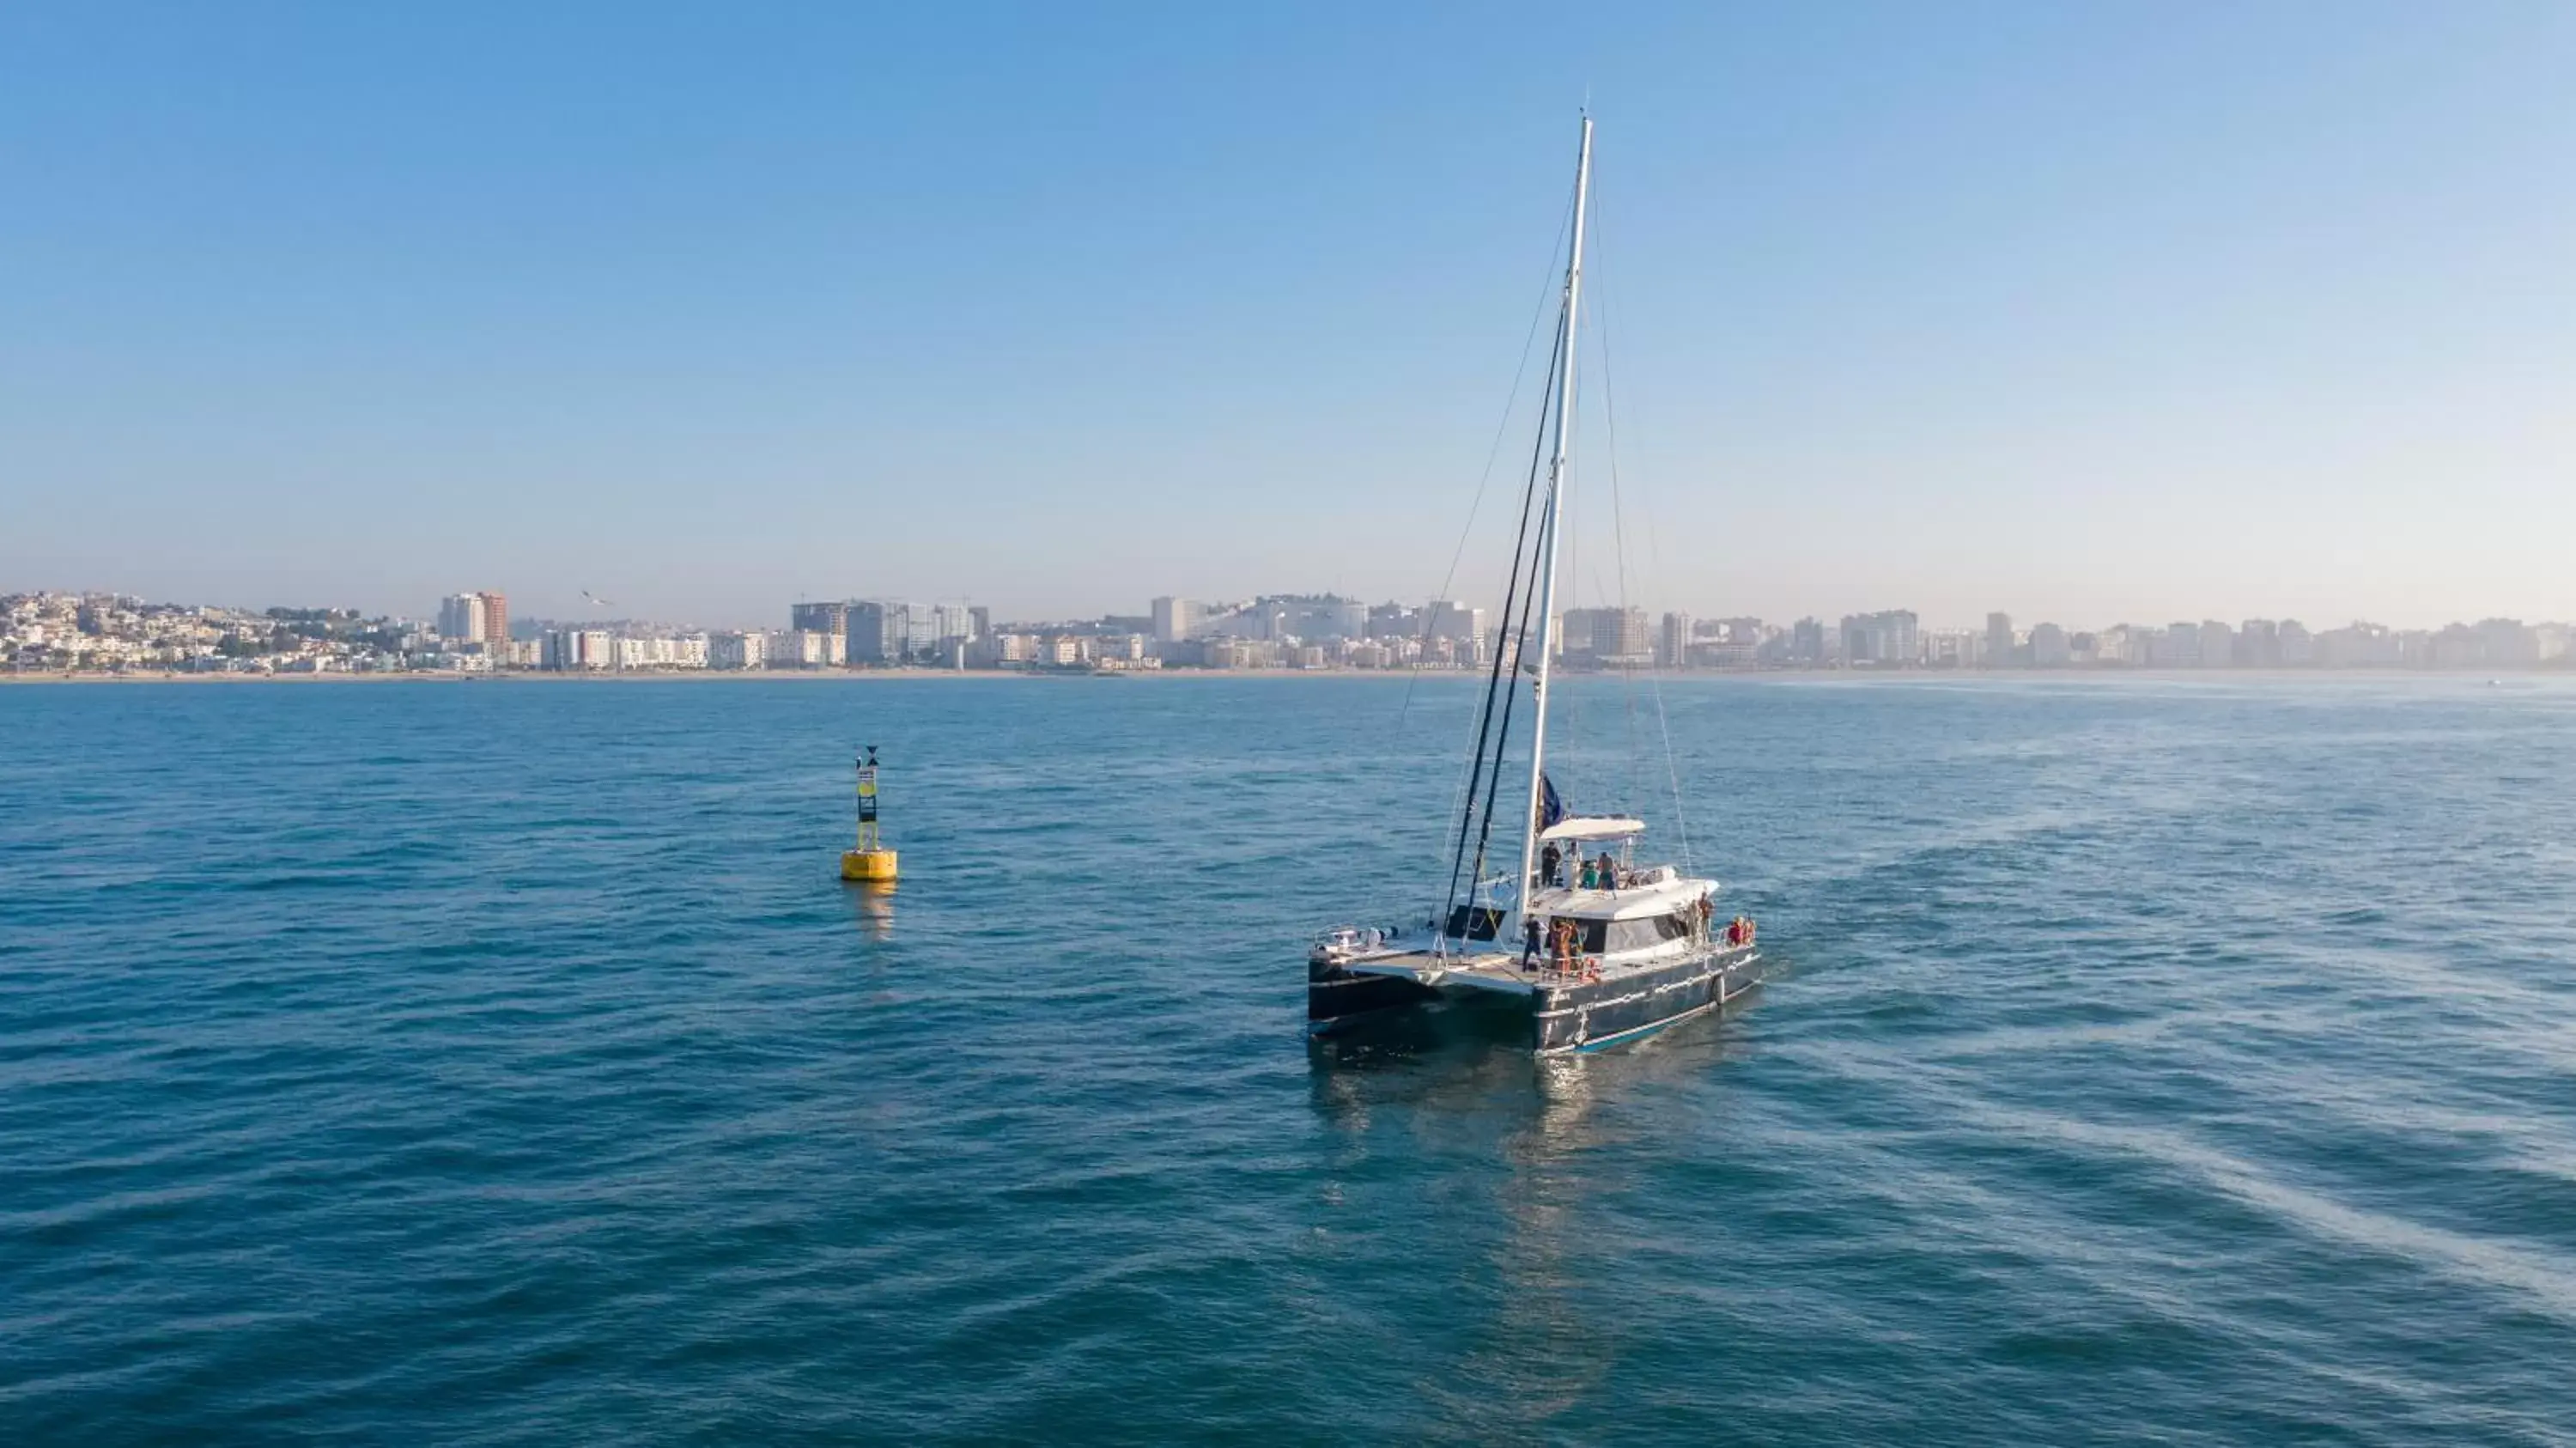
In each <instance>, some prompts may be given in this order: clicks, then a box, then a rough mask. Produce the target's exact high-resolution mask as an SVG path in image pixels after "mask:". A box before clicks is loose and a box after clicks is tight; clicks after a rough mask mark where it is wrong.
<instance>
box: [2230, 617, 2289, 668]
mask: <svg viewBox="0 0 2576 1448" xmlns="http://www.w3.org/2000/svg"><path fill="white" fill-rule="evenodd" d="M2235 655H2236V663H2237V665H2238V666H2239V667H2241V668H2248V669H2277V668H2279V667H2281V628H2280V625H2278V624H2276V623H2274V622H2272V621H2271V620H2270V619H2268V618H2249V619H2247V620H2245V622H2244V623H2243V624H2241V625H2239V626H2238V627H2237V630H2236V648H2235Z"/></svg>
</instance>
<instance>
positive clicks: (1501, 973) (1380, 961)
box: [1342, 950, 1553, 995]
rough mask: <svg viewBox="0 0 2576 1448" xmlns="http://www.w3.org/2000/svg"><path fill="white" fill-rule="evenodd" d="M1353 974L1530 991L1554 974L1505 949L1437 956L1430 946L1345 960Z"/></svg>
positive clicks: (1522, 992)
mask: <svg viewBox="0 0 2576 1448" xmlns="http://www.w3.org/2000/svg"><path fill="white" fill-rule="evenodd" d="M1342 969H1344V970H1347V971H1349V972H1350V973H1351V974H1353V975H1391V976H1396V977H1398V978H1400V979H1404V980H1416V981H1420V982H1422V983H1423V984H1424V985H1430V986H1466V987H1472V988H1475V989H1479V990H1492V991H1502V992H1504V993H1506V994H1510V995H1529V994H1531V993H1532V992H1533V991H1534V990H1535V989H1536V988H1537V987H1539V986H1542V985H1545V984H1547V983H1548V982H1549V981H1550V980H1551V979H1552V978H1553V977H1551V976H1550V975H1549V974H1548V973H1547V972H1546V971H1539V972H1537V973H1536V974H1532V973H1529V972H1526V971H1523V970H1522V969H1521V959H1520V957H1519V956H1517V955H1512V954H1509V953H1506V952H1504V951H1499V950H1496V951H1487V952H1484V953H1482V954H1478V955H1451V956H1438V955H1434V954H1432V953H1431V952H1430V951H1428V950H1388V951H1381V952H1379V953H1377V954H1374V955H1363V956H1357V957H1354V958H1352V959H1350V960H1345V961H1343V962H1342Z"/></svg>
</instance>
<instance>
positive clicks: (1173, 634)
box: [1130, 595, 1199, 644]
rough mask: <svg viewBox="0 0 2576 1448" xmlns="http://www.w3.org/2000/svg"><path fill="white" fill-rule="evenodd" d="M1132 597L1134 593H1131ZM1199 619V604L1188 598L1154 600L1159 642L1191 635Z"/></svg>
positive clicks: (1155, 626) (1176, 640) (1155, 623)
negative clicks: (1191, 630)
mask: <svg viewBox="0 0 2576 1448" xmlns="http://www.w3.org/2000/svg"><path fill="white" fill-rule="evenodd" d="M1130 596H1131V597H1132V596H1133V595H1130ZM1198 621H1199V606H1198V605H1197V604H1196V603H1193V602H1192V601H1190V600H1189V599H1186V598H1158V599H1155V600H1154V638H1155V641H1156V642H1158V643H1167V644H1170V643H1178V642H1180V641H1181V640H1183V639H1185V638H1188V637H1189V636H1190V629H1191V628H1192V627H1193V626H1195V625H1196V624H1197V623H1198Z"/></svg>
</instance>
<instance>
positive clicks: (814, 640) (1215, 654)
mask: <svg viewBox="0 0 2576 1448" xmlns="http://www.w3.org/2000/svg"><path fill="white" fill-rule="evenodd" d="M593 601H594V602H602V601H600V600H596V599H594V600H593ZM1549 638H1550V642H1551V645H1552V650H1553V656H1554V657H1556V658H1558V659H1560V660H1561V661H1562V662H1563V665H1564V666H1565V667H1567V668H1568V669H1571V670H1574V671H1577V672H1580V671H1584V670H1608V671H1624V670H1639V669H1643V670H1655V671H1663V672H1690V671H1695V670H1717V671H1758V670H1784V669H1785V670H1818V669H1825V670H1854V671H1882V670H1902V671H1913V670H1935V671H1938V670H1960V669H1974V670H1982V671H1991V670H2010V669H2033V670H2042V671H2046V670H2064V669H2090V668H2104V669H2151V670H2175V669H2182V670H2196V669H2226V668H2235V669H2292V670H2298V669H2311V668H2316V669H2356V668H2362V669H2406V670H2432V669H2454V670H2457V669H2480V668H2497V669H2523V668H2556V669H2567V668H2571V667H2576V624H2570V623H2568V622H2565V621H2556V620H2540V621H2537V622H2531V623H2526V622H2524V621H2522V620H2519V619H2513V618H2503V617H2492V616H2491V617H2486V618H2482V619H2479V620H2477V621H2475V622H2473V623H2472V622H2468V621H2456V622H2453V623H2450V624H2448V625H2446V626H2444V627H2442V628H2439V629H2396V628H2389V627H2386V626H2384V625H2379V624H2374V623H2370V622H2367V621H2362V620H2355V621H2353V622H2352V623H2349V624H2345V625H2341V626H2320V627H2318V628H2315V629H2311V628H2309V627H2307V626H2306V625H2305V624H2304V623H2303V622H2301V621H2300V620H2297V619H2277V620H2276V619H2268V618H2248V619H2243V620H2239V621H2236V622H2229V621H2225V620H2220V619H2215V618H2204V619H2200V620H2197V621H2195V620H2191V619H2180V620H2176V621H2174V622H2171V623H2167V624H2134V623H2125V622H2124V623H2118V624H2112V625H2108V626H2104V627H2096V628H2086V627H2081V626H2076V627H2070V626H2066V625H2062V624H2059V623H2057V622H2055V621H2053V620H2047V619H2042V620H2039V621H2036V622H2033V623H2031V624H2030V625H2029V626H2028V627H2027V628H2017V627H2016V625H2015V622H2014V620H2013V618H2012V616H2011V615H2010V614H2008V613H2004V612H2001V611H1997V612H1992V613H1989V614H1987V615H1986V618H1985V621H1984V624H1983V625H1982V627H1977V628H1959V627H1939V626H1936V627H1929V628H1927V627H1924V626H1923V624H1922V621H1921V619H1920V617H1919V616H1918V615H1917V614H1915V613H1914V612H1913V611H1912V610H1908V609H1890V610H1879V611H1875V612H1869V613H1857V614H1844V615H1842V616H1841V617H1840V618H1839V619H1838V620H1837V621H1836V622H1835V623H1833V624H1832V625H1830V626H1829V625H1827V624H1826V623H1825V621H1824V620H1823V619H1820V618H1817V617H1814V616H1804V617H1800V618H1798V619H1796V620H1795V621H1794V622H1783V621H1778V620H1764V619H1761V618H1758V617H1753V616H1749V615H1736V616H1731V617H1722V618H1694V617H1693V616H1692V615H1691V614H1689V613H1687V612H1683V611H1678V610H1667V611H1664V612H1662V613H1661V614H1660V615H1657V614H1650V613H1649V612H1648V611H1647V610H1645V609H1643V608H1640V607H1634V606H1621V607H1595V608H1570V609H1566V610H1564V611H1563V612H1562V613H1561V614H1560V615H1557V616H1555V617H1554V619H1553V625H1552V627H1551V629H1550V634H1549ZM1513 647H1514V645H1513V642H1512V639H1511V636H1510V631H1509V628H1508V627H1507V626H1506V625H1505V623H1504V621H1503V620H1502V619H1501V618H1500V617H1499V616H1496V615H1494V614H1491V613H1490V612H1489V611H1488V610H1486V609H1484V608H1480V607H1473V606H1469V605H1466V604H1463V603H1460V602H1456V601H1450V600H1433V601H1430V602H1428V603H1425V604H1423V605H1420V606H1418V607H1417V606H1410V605H1405V604H1399V603H1392V602H1389V603H1380V604H1367V603H1362V602H1359V601H1357V600H1355V599H1348V598H1343V597H1339V596H1336V595H1332V594H1299V595H1272V596H1266V597H1262V598H1256V599H1251V600H1245V601H1237V602H1228V603H1217V604H1202V603H1200V602H1199V601H1197V600H1193V599H1187V598H1181V597H1177V596H1170V595H1166V596H1161V597H1157V598H1155V599H1153V600H1152V602H1151V604H1150V605H1149V611H1148V612H1147V613H1144V614H1110V615H1105V616H1101V617H1099V618H1096V619H1063V620H1057V621H1053V622H1033V621H1011V620H999V621H997V620H995V619H994V618H993V617H992V616H991V614H990V612H989V611H988V610H986V609H983V608H980V607H976V608H968V607H961V606H958V605H952V604H931V603H921V602H907V601H902V600H894V599H848V600H841V601H833V602H811V601H800V602H798V603H796V604H794V605H792V606H791V608H790V609H789V619H788V626H787V627H786V628H783V629H778V628H763V629H749V630H740V629H734V630H727V629H712V630H710V629H703V628H694V627H690V626H686V625H680V626H673V625H669V624H658V623H648V622H642V621H638V620H634V619H600V620H588V621H583V620H570V621H567V620H559V619H548V618H539V617H530V616H526V615H520V616H518V617H516V618H514V617H513V615H512V614H511V612H510V608H509V602H508V599H507V596H506V595H505V594H502V593H500V592H497V591H490V590H485V591H475V592H466V593H458V594H451V595H449V596H447V597H446V598H443V599H441V600H440V601H439V603H438V606H437V608H436V611H435V618H434V621H432V620H431V619H413V618H408V617H394V616H367V615H363V614H360V613H358V612H356V611H352V610H345V609H330V608H319V609H316V608H296V607H286V606H272V607H270V608H268V609H266V610H261V611H242V610H232V609H226V608H222V607H219V606H205V605H185V604H174V603H168V602H158V601H151V600H145V599H141V598H135V597H128V596H120V595H116V594H109V593H86V594H71V593H32V594H30V593H0V673H6V674H9V675H13V676H23V675H24V674H26V673H28V672H29V671H33V672H35V673H37V674H48V673H56V672H69V673H124V672H142V673H150V672H153V671H163V672H187V673H230V674H240V673H281V672H282V673H306V674H310V673H368V674H385V673H412V672H427V673H447V674H474V673H493V672H513V671H546V672H556V673H594V672H616V673H627V672H638V671H641V672H661V671H672V670H702V671H703V670H712V671H718V672H725V671H767V670H778V669H787V670H805V671H815V670H843V669H847V670H867V669H885V668H909V669H920V668H931V669H948V670H958V671H965V670H988V671H989V670H1004V671H1008V670H1037V671H1045V670H1065V669H1072V670H1080V671H1133V670H1160V669H1163V668H1165V667H1167V666H1169V667H1172V668H1176V669H1191V670H1218V671H1230V670H1291V671H1298V670H1328V671H1350V670H1361V671H1384V670H1396V671H1417V670H1425V669H1428V670H1453V671H1472V670H1481V669H1485V668H1488V667H1493V666H1496V657H1497V654H1498V652H1499V653H1500V654H1501V655H1502V656H1503V657H1504V658H1505V659H1506V660H1508V658H1509V655H1510V653H1511V651H1512V649H1513Z"/></svg>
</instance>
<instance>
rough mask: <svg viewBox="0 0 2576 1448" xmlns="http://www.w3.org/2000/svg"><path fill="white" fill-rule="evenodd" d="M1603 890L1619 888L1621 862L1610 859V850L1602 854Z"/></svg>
mask: <svg viewBox="0 0 2576 1448" xmlns="http://www.w3.org/2000/svg"><path fill="white" fill-rule="evenodd" d="M1601 888H1602V889H1604V890H1616V889H1618V888H1619V862H1618V861H1617V860H1614V859H1612V858H1610V852H1609V851H1608V850H1603V851H1602V852H1601Z"/></svg>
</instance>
